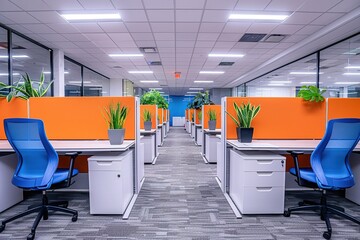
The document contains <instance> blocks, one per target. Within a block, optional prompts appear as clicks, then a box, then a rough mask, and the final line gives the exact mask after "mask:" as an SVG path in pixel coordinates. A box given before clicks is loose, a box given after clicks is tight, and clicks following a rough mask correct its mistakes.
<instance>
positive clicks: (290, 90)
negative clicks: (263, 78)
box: [246, 86, 296, 97]
mask: <svg viewBox="0 0 360 240" xmlns="http://www.w3.org/2000/svg"><path fill="white" fill-rule="evenodd" d="M295 93H296V89H295V87H252V86H248V87H247V89H246V96H248V97H295Z"/></svg>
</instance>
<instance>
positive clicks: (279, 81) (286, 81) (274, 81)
mask: <svg viewBox="0 0 360 240" xmlns="http://www.w3.org/2000/svg"><path fill="white" fill-rule="evenodd" d="M270 83H271V84H272V83H275V84H276V83H292V82H291V81H270Z"/></svg>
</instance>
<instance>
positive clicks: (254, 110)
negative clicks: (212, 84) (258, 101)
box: [226, 102, 260, 142]
mask: <svg viewBox="0 0 360 240" xmlns="http://www.w3.org/2000/svg"><path fill="white" fill-rule="evenodd" d="M234 109H235V112H236V117H237V118H235V117H234V116H232V115H231V114H230V113H228V112H226V113H227V114H228V115H229V116H230V117H231V119H232V120H233V121H234V122H235V124H236V126H237V128H236V133H237V137H238V141H239V142H252V138H253V134H254V128H252V127H251V122H252V120H253V119H254V118H255V117H256V115H257V114H258V113H259V111H260V106H252V105H251V103H250V102H248V103H247V104H244V103H242V104H241V106H240V107H239V106H238V105H237V104H236V103H234Z"/></svg>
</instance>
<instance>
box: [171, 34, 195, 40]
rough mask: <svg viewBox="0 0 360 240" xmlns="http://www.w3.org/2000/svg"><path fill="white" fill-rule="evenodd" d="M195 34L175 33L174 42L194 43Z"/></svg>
mask: <svg viewBox="0 0 360 240" xmlns="http://www.w3.org/2000/svg"><path fill="white" fill-rule="evenodd" d="M196 37H197V33H176V40H180V41H195V40H196Z"/></svg>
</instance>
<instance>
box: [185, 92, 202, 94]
mask: <svg viewBox="0 0 360 240" xmlns="http://www.w3.org/2000/svg"><path fill="white" fill-rule="evenodd" d="M187 93H193V94H197V93H199V92H187Z"/></svg>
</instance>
